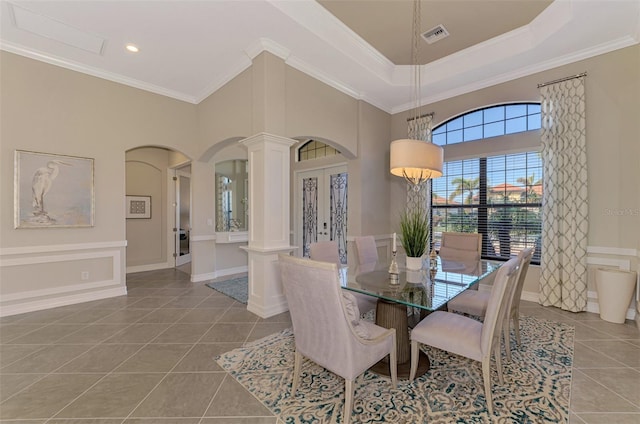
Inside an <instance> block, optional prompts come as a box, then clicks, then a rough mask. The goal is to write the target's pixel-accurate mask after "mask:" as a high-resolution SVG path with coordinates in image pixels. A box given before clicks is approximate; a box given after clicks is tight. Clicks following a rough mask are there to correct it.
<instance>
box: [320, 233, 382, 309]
mask: <svg viewBox="0 0 640 424" xmlns="http://www.w3.org/2000/svg"><path fill="white" fill-rule="evenodd" d="M309 259H313V260H314V261H322V262H331V263H334V264H338V266H340V265H341V262H340V255H339V253H338V242H336V241H319V242H316V243H311V244H310V245H309ZM352 294H353V296H354V297H355V298H356V301H357V302H358V309H359V310H360V312H361V313H363V314H364V313H367V312H369V311H371V310H372V309H375V307H376V303H377V299H376V298H375V297H372V296H367V295H366V294H363V293H356V292H353V293H352Z"/></svg>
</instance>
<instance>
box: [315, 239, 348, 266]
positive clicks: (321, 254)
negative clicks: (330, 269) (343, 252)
mask: <svg viewBox="0 0 640 424" xmlns="http://www.w3.org/2000/svg"><path fill="white" fill-rule="evenodd" d="M309 259H313V260H314V261H322V262H332V263H334V264H340V263H341V262H340V253H339V252H338V242H337V241H335V240H332V241H317V242H315V243H311V244H310V245H309Z"/></svg>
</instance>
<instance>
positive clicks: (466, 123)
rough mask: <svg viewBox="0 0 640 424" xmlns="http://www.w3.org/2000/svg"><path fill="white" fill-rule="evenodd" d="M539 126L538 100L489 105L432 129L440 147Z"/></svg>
mask: <svg viewBox="0 0 640 424" xmlns="http://www.w3.org/2000/svg"><path fill="white" fill-rule="evenodd" d="M538 129H540V103H511V104H504V105H497V106H489V107H486V108H483V109H477V110H474V111H471V112H467V113H465V114H464V115H460V116H457V117H454V118H452V119H450V120H448V121H447V122H444V123H442V124H440V125H438V126H437V127H435V128H434V129H433V142H434V143H435V144H438V145H440V146H444V145H447V144H454V143H462V142H465V141H472V140H479V139H482V138H490V137H498V136H501V135H506V134H514V133H519V132H523V131H531V130H538Z"/></svg>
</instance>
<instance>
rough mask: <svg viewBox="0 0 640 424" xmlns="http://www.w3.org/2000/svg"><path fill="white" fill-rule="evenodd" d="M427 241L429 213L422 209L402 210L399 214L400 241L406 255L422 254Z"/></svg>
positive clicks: (416, 256) (419, 255)
mask: <svg viewBox="0 0 640 424" xmlns="http://www.w3.org/2000/svg"><path fill="white" fill-rule="evenodd" d="M428 241H429V215H428V214H427V213H426V212H425V211H423V210H420V209H418V210H408V211H404V212H403V213H402V215H401V216H400V242H401V243H402V247H404V251H405V252H406V253H407V256H409V257H413V258H419V257H421V256H422V255H424V252H425V250H426V249H427V242H428Z"/></svg>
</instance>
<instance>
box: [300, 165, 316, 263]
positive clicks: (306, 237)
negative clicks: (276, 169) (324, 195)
mask: <svg viewBox="0 0 640 424" xmlns="http://www.w3.org/2000/svg"><path fill="white" fill-rule="evenodd" d="M317 240H318V178H316V177H313V178H303V179H302V256H304V257H309V246H310V245H311V243H315V242H316V241H317Z"/></svg>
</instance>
